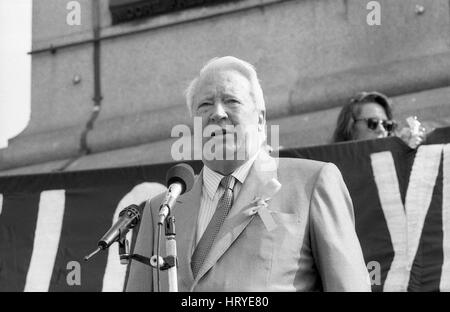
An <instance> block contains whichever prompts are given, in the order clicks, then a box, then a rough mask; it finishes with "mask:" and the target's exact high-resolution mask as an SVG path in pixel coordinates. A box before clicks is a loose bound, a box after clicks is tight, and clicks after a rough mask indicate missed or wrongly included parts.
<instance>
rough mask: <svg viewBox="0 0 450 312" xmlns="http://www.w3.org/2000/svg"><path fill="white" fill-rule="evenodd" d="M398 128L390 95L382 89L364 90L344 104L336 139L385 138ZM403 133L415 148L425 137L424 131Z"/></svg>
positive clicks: (335, 135) (341, 140)
mask: <svg viewBox="0 0 450 312" xmlns="http://www.w3.org/2000/svg"><path fill="white" fill-rule="evenodd" d="M396 128H397V123H396V122H395V121H394V120H393V116H392V108H391V104H390V103H389V100H388V98H387V96H385V95H384V94H382V93H379V92H361V93H359V94H357V95H356V96H355V97H354V98H352V99H351V100H350V103H349V104H347V105H345V106H344V107H343V108H342V110H341V112H340V114H339V117H338V120H337V126H336V130H335V131H334V135H333V142H344V141H352V140H369V139H379V138H385V137H388V136H392V135H395V130H396ZM401 133H402V135H401V138H402V139H403V140H404V141H405V142H406V144H408V145H409V146H410V147H412V148H416V147H417V146H418V145H419V144H421V143H422V140H423V137H424V132H421V133H419V134H418V135H414V136H413V135H411V133H408V134H407V135H405V132H404V131H402V132H401Z"/></svg>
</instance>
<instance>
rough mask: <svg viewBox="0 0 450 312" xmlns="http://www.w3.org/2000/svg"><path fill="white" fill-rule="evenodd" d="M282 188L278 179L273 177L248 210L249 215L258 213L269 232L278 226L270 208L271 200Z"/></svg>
mask: <svg viewBox="0 0 450 312" xmlns="http://www.w3.org/2000/svg"><path fill="white" fill-rule="evenodd" d="M280 189H281V183H280V182H278V180H277V179H275V178H273V179H272V180H270V181H269V182H267V183H266V184H265V185H264V186H263V187H262V190H261V192H260V195H257V196H255V198H254V199H253V200H252V201H251V203H250V209H249V211H248V214H249V216H253V215H255V214H258V215H259V217H260V218H261V220H262V222H263V224H264V226H265V227H266V229H267V231H269V232H271V231H273V230H274V229H275V228H276V227H277V224H276V223H275V221H274V220H273V218H272V214H271V212H270V210H269V208H268V207H269V202H270V200H272V197H273V196H274V195H275V194H276V193H277V192H278V191H279V190H280Z"/></svg>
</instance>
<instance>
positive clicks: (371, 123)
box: [355, 117, 397, 133]
mask: <svg viewBox="0 0 450 312" xmlns="http://www.w3.org/2000/svg"><path fill="white" fill-rule="evenodd" d="M355 121H365V122H366V123H367V128H369V129H370V130H375V129H377V128H378V125H379V124H381V125H382V126H383V128H384V129H386V131H387V132H389V133H391V132H392V131H394V130H395V128H397V123H396V122H395V121H394V120H382V119H379V118H373V117H372V118H362V119H355Z"/></svg>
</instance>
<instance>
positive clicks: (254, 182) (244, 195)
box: [191, 152, 277, 291]
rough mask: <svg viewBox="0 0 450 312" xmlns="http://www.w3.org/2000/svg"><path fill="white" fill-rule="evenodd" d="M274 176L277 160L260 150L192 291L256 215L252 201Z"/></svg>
mask: <svg viewBox="0 0 450 312" xmlns="http://www.w3.org/2000/svg"><path fill="white" fill-rule="evenodd" d="M269 162H270V164H269ZM272 178H277V168H276V161H275V159H273V158H271V157H270V156H269V155H267V154H266V153H265V152H260V155H259V156H258V157H257V159H256V160H255V162H254V164H253V166H252V168H251V170H250V172H249V174H248V176H247V178H246V179H245V182H244V184H243V185H242V188H241V190H240V191H239V194H238V196H237V198H236V201H235V202H234V203H233V206H232V207H231V210H230V213H229V214H228V216H227V218H226V219H225V221H224V223H223V225H222V227H221V228H220V230H219V233H218V234H217V238H216V240H215V242H214V244H213V246H212V247H211V250H210V252H209V255H208V256H207V258H206V259H205V262H204V263H203V266H202V267H201V268H200V271H199V272H198V275H197V278H196V279H195V281H194V283H193V285H192V287H191V291H192V290H193V289H194V287H195V286H196V285H197V283H198V281H199V280H200V279H201V278H202V277H203V275H205V274H206V273H207V272H208V271H209V269H211V267H212V266H213V265H214V264H215V263H216V262H217V260H218V259H219V258H220V257H221V256H222V255H223V254H224V253H225V251H226V250H227V249H228V248H229V247H230V246H231V244H232V243H233V242H234V241H235V240H236V238H237V237H238V236H239V235H240V234H241V233H242V231H243V230H244V229H245V228H246V227H247V225H248V224H249V223H250V221H251V220H252V219H253V217H254V215H252V216H250V215H249V208H250V202H251V201H253V199H254V198H255V196H257V195H259V192H258V191H259V190H260V189H261V186H263V185H264V184H265V183H267V182H268V181H269V180H270V179H272Z"/></svg>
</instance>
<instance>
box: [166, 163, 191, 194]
mask: <svg viewBox="0 0 450 312" xmlns="http://www.w3.org/2000/svg"><path fill="white" fill-rule="evenodd" d="M175 182H179V183H182V184H183V185H184V189H183V192H182V193H181V194H183V193H185V192H189V191H190V190H191V188H192V186H193V185H194V169H192V167H191V166H189V165H188V164H185V163H181V164H178V165H175V166H173V167H172V168H170V169H169V170H168V171H167V176H166V185H167V187H169V185H170V184H172V183H175Z"/></svg>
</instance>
